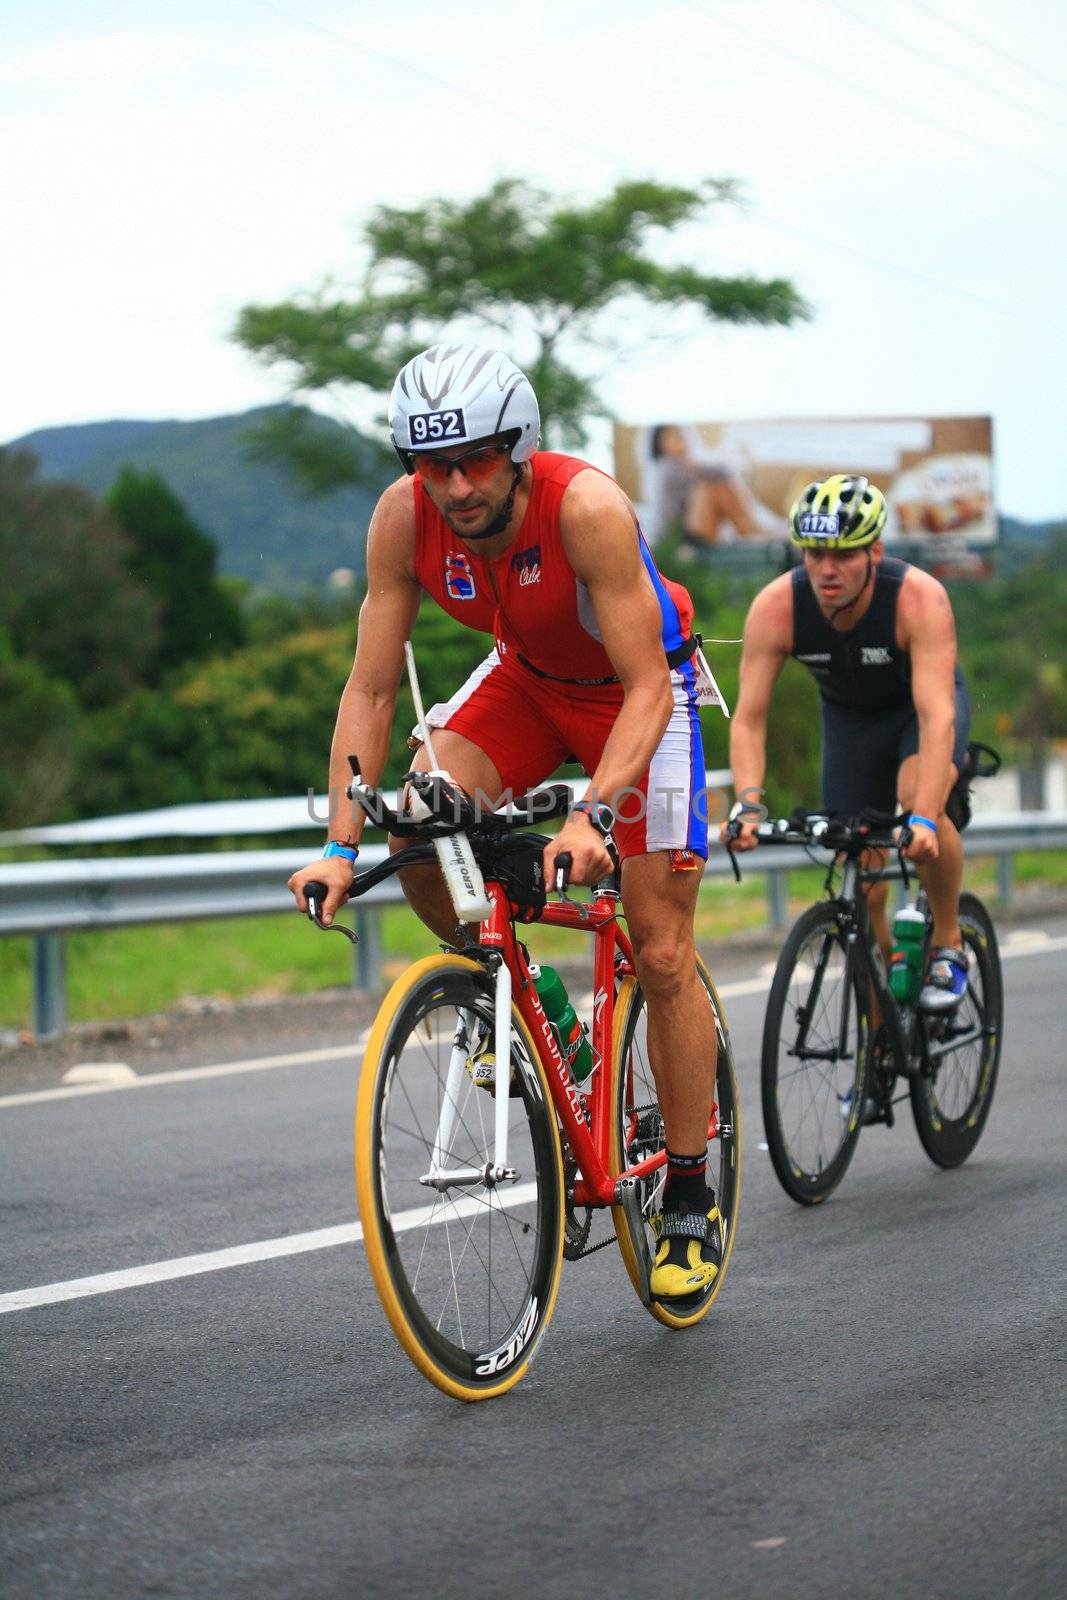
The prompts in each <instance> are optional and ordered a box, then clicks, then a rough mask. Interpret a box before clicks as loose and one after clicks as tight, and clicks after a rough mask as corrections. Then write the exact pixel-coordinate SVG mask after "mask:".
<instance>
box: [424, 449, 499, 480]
mask: <svg viewBox="0 0 1067 1600" xmlns="http://www.w3.org/2000/svg"><path fill="white" fill-rule="evenodd" d="M509 449H510V446H509V445H506V444H486V445H482V446H481V448H480V449H478V450H469V451H468V452H467V454H466V455H462V456H439V455H430V454H428V453H425V454H424V453H423V452H422V451H421V450H420V451H419V452H418V453H417V454H415V453H413V455H412V464H413V465H414V468H415V471H416V472H417V473H418V474H419V477H420V478H425V479H426V481H427V482H428V483H432V484H434V485H436V486H437V487H438V488H443V487H444V485H445V484H446V483H447V482H448V480H449V478H450V477H451V476H452V473H453V472H456V471H458V472H462V474H463V476H464V477H465V478H466V479H467V481H468V483H487V482H488V481H489V479H490V478H491V477H492V476H493V473H494V472H495V471H496V470H497V468H498V467H499V465H500V458H501V456H505V455H507V453H508V451H509Z"/></svg>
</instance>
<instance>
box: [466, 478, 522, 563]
mask: <svg viewBox="0 0 1067 1600" xmlns="http://www.w3.org/2000/svg"><path fill="white" fill-rule="evenodd" d="M511 467H512V471H513V472H514V474H515V476H514V477H513V478H512V480H511V488H510V490H509V491H508V497H507V499H506V500H505V501H504V504H503V505H502V506H501V507H500V510H499V511H498V512H497V514H496V516H495V517H494V518H493V520H492V522H490V523H489V524H488V525H487V526H486V527H484V528H483V529H482V531H481V533H465V534H463V535H462V537H463V539H464V540H465V541H466V542H467V543H468V544H474V543H475V541H477V540H480V539H495V538H496V536H497V534H498V533H503V532H504V529H505V528H506V527H507V525H508V523H509V522H510V521H511V513H512V512H513V511H514V509H515V494H516V491H517V489H518V487H519V484H520V483H521V482H522V466H521V464H520V465H518V466H516V464H515V462H512V464H511Z"/></svg>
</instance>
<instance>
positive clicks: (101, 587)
mask: <svg viewBox="0 0 1067 1600" xmlns="http://www.w3.org/2000/svg"><path fill="white" fill-rule="evenodd" d="M127 554H128V546H127V542H126V540H125V538H124V536H123V534H122V531H121V529H120V528H119V527H118V526H117V524H116V522H115V519H114V518H113V516H112V515H111V513H110V512H109V511H108V510H107V508H106V507H103V506H101V505H99V504H97V502H96V501H94V500H93V499H92V497H91V496H90V495H88V494H87V493H86V492H85V490H84V489H79V488H76V487H75V486H74V485H72V484H64V483H42V482H41V481H40V480H39V478H38V476H37V458H36V457H35V456H34V455H33V453H32V451H29V450H0V625H2V626H4V627H6V629H7V632H8V634H9V636H10V641H11V645H12V647H13V649H14V653H15V655H16V656H17V657H20V658H22V659H26V660H33V661H36V662H38V663H40V665H41V667H42V668H43V669H44V671H45V672H46V673H47V674H49V675H50V676H51V677H53V678H60V679H62V680H64V681H65V682H66V683H68V684H70V685H71V687H72V688H73V690H74V692H75V694H76V695H77V697H78V700H79V701H80V702H81V704H82V705H83V706H86V707H94V706H103V705H110V704H112V703H113V702H115V701H116V700H119V699H121V698H122V696H123V695H124V694H126V693H127V692H128V691H129V690H131V689H132V688H134V687H135V686H136V685H137V684H138V683H140V682H141V681H142V680H143V675H144V671H145V669H146V666H147V663H148V662H149V661H150V659H151V657H152V655H153V652H154V651H155V649H156V645H157V640H158V637H159V635H158V631H157V621H156V612H157V607H156V604H155V601H154V600H153V598H152V597H151V595H149V594H148V593H147V592H146V591H145V590H144V588H143V587H141V586H140V585H138V584H137V583H136V581H135V580H134V579H133V578H132V577H131V575H130V573H129V572H128V570H127V568H126V564H125V563H126V558H127Z"/></svg>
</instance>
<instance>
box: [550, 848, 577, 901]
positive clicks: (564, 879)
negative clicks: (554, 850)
mask: <svg viewBox="0 0 1067 1600" xmlns="http://www.w3.org/2000/svg"><path fill="white" fill-rule="evenodd" d="M573 865H574V860H573V858H572V856H571V854H570V852H569V851H567V850H564V851H563V852H562V854H560V855H558V856H557V857H556V871H555V876H554V878H553V883H552V888H553V889H554V891H555V892H556V894H558V895H559V897H560V899H561V900H569V899H570V895H569V894H568V893H567V885H568V884H569V883H570V881H571V868H572V867H573Z"/></svg>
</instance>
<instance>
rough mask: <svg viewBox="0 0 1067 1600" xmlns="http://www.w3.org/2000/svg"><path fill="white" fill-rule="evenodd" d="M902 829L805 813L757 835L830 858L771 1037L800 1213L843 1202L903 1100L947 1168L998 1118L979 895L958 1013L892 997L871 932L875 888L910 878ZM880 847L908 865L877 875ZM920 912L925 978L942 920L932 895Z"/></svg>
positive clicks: (989, 957)
mask: <svg viewBox="0 0 1067 1600" xmlns="http://www.w3.org/2000/svg"><path fill="white" fill-rule="evenodd" d="M905 823H906V819H905V818H903V817H901V818H897V819H895V820H892V821H891V820H889V819H885V820H883V821H882V822H881V823H878V822H874V821H865V820H864V819H862V818H859V819H851V820H839V819H836V818H833V817H826V816H815V815H807V816H805V815H804V814H802V813H797V814H795V815H794V816H793V817H791V818H784V819H779V820H776V821H767V822H764V823H762V824H761V825H760V827H759V830H758V832H759V838H760V841H761V844H764V845H802V846H804V847H805V848H806V849H807V850H808V852H809V854H811V856H812V859H813V860H819V861H820V865H821V864H822V863H821V860H820V858H819V856H818V854H817V852H819V851H830V852H831V853H832V854H831V859H830V862H829V864H828V866H827V873H826V886H825V888H826V898H825V899H824V900H821V901H819V902H817V903H816V904H815V905H813V906H809V908H808V909H807V910H806V911H805V912H804V913H803V914H802V916H801V917H800V918H799V919H798V921H797V922H796V923H795V925H794V926H793V928H792V929H791V930H790V932H789V934H788V936H787V938H786V941H785V944H784V945H783V946H782V951H781V954H780V955H779V958H778V964H777V967H776V968H775V973H774V978H773V981H772V983H771V992H770V997H769V999H768V1002H767V1013H766V1018H765V1021H764V1028H763V1055H762V1064H761V1089H762V1098H763V1122H764V1127H765V1129H766V1134H767V1145H768V1148H769V1151H770V1157H771V1161H772V1162H773V1164H774V1170H775V1172H776V1174H777V1176H778V1179H779V1182H780V1183H781V1185H782V1187H783V1189H784V1190H785V1192H786V1193H787V1194H788V1195H790V1196H791V1198H792V1199H794V1200H796V1201H797V1202H798V1203H799V1204H800V1205H815V1204H817V1203H818V1202H819V1201H821V1200H825V1199H826V1197H827V1195H829V1194H832V1192H833V1190H834V1189H835V1188H836V1187H837V1185H838V1184H839V1183H840V1181H841V1179H842V1178H843V1177H844V1174H845V1171H846V1170H847V1168H848V1164H849V1162H850V1161H851V1159H852V1155H853V1152H854V1151H855V1148H856V1143H857V1140H858V1139H859V1135H860V1130H861V1128H862V1127H863V1125H864V1124H865V1123H870V1122H883V1123H886V1124H888V1125H889V1126H890V1127H892V1125H893V1121H894V1108H895V1106H896V1105H897V1103H898V1102H899V1101H900V1100H902V1099H903V1098H904V1097H905V1096H907V1097H908V1098H909V1099H910V1101H911V1109H912V1115H913V1116H914V1119H915V1127H916V1130H917V1132H918V1135H919V1139H920V1142H921V1143H922V1147H923V1149H924V1150H925V1151H926V1154H927V1155H928V1156H929V1157H930V1159H931V1160H932V1161H934V1162H936V1164H937V1165H938V1166H940V1167H956V1166H959V1165H960V1163H961V1162H963V1161H966V1159H967V1157H968V1156H969V1155H970V1153H971V1151H972V1150H973V1149H974V1147H975V1145H976V1144H977V1143H978V1140H979V1138H980V1137H981V1133H982V1129H983V1128H984V1126H985V1123H986V1118H987V1117H988V1116H989V1108H990V1105H991V1104H992V1100H993V1091H994V1088H995V1087H996V1081H997V1069H998V1066H999V1063H1000V1050H1001V1040H1002V1034H1003V1018H1004V989H1003V982H1002V977H1001V967H1000V956H999V953H998V949H997V936H996V932H995V930H994V927H993V922H992V919H991V917H990V915H989V912H988V911H987V910H986V908H985V906H984V905H983V904H982V902H981V901H980V900H979V899H978V898H977V897H976V896H975V895H973V894H969V893H964V894H962V895H961V896H960V928H961V930H962V933H963V943H964V949H965V950H966V953H967V963H968V978H967V988H966V992H965V993H964V996H963V998H962V1000H961V1001H960V1003H959V1005H958V1007H956V1009H955V1010H953V1011H951V1012H948V1013H941V1014H938V1015H932V1014H927V1013H925V1012H923V1011H922V1010H921V1009H920V1008H919V1005H918V1003H917V1002H916V1001H914V1000H913V1001H910V1002H907V1001H904V1002H898V1000H897V999H896V998H895V997H894V995H893V993H892V991H891V988H890V984H889V978H888V973H887V968H886V961H885V957H884V955H883V953H882V950H881V947H880V945H879V944H878V941H877V939H876V938H875V936H874V933H873V930H872V927H871V921H870V917H869V915H868V912H867V906H866V901H865V898H864V894H863V886H864V884H866V883H870V882H873V881H875V880H876V879H878V878H882V877H887V876H889V877H896V876H897V875H898V871H899V873H900V875H902V876H903V879H904V883H905V886H907V884H908V882H909V871H908V863H907V861H906V858H905V857H904V855H903V853H902V852H903V849H904V848H905V846H906V843H907V838H908V835H907V832H906V829H905V830H902V825H904V824H905ZM871 850H882V851H885V852H887V853H888V852H894V851H895V853H896V858H897V863H898V865H897V866H893V867H888V868H885V867H883V868H879V869H877V870H872V869H870V868H868V866H867V865H865V860H864V858H865V857H866V856H867V852H868V851H871ZM883 859H884V858H883ZM838 874H840V881H839V882H838V881H837V875H838ZM916 909H917V910H918V911H919V912H920V913H921V914H922V915H923V917H924V918H925V920H926V931H925V940H924V945H923V953H924V963H923V970H925V960H926V956H927V955H928V952H929V946H930V934H931V928H932V919H931V916H930V911H929V907H928V905H927V902H926V896H925V894H924V893H922V892H921V891H920V893H919V895H918V898H917V901H916Z"/></svg>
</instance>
